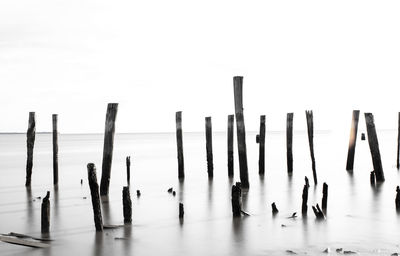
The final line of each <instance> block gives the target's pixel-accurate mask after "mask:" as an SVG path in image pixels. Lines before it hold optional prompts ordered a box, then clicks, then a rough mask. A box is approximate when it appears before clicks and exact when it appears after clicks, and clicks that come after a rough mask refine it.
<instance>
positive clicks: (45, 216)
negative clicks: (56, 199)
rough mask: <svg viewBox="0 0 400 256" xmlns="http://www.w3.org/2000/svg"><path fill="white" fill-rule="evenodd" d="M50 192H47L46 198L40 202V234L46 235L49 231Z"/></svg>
mask: <svg viewBox="0 0 400 256" xmlns="http://www.w3.org/2000/svg"><path fill="white" fill-rule="evenodd" d="M49 198H50V191H47V194H46V196H45V197H44V198H43V201H42V218H41V227H42V233H44V234H47V233H49V231H50V200H49Z"/></svg>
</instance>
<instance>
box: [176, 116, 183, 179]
mask: <svg viewBox="0 0 400 256" xmlns="http://www.w3.org/2000/svg"><path fill="white" fill-rule="evenodd" d="M175 122H176V144H177V149H178V178H179V179H180V180H182V179H184V178H185V169H184V162H183V140H182V111H178V112H176V113H175Z"/></svg>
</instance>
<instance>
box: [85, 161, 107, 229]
mask: <svg viewBox="0 0 400 256" xmlns="http://www.w3.org/2000/svg"><path fill="white" fill-rule="evenodd" d="M87 169H88V180H89V187H90V195H91V197H92V207H93V216H94V224H95V226H96V231H102V230H103V217H102V216H101V204H100V194H99V185H98V184H97V175H96V166H95V165H94V164H93V163H89V164H88V165H87Z"/></svg>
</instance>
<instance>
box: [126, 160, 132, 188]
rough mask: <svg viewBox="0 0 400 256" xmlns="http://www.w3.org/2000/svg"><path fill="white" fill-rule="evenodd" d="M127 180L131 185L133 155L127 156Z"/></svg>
mask: <svg viewBox="0 0 400 256" xmlns="http://www.w3.org/2000/svg"><path fill="white" fill-rule="evenodd" d="M126 181H127V184H128V186H130V185H131V157H130V156H127V157H126Z"/></svg>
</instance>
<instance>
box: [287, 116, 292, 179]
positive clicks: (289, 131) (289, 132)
mask: <svg viewBox="0 0 400 256" xmlns="http://www.w3.org/2000/svg"><path fill="white" fill-rule="evenodd" d="M286 159H287V171H288V173H289V174H292V173H293V113H287V114H286Z"/></svg>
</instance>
